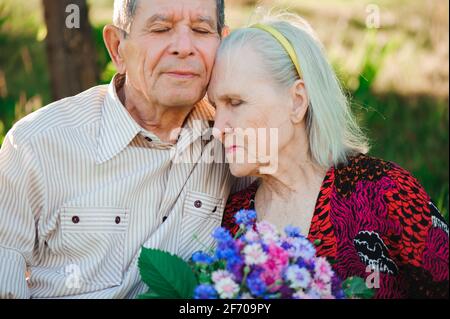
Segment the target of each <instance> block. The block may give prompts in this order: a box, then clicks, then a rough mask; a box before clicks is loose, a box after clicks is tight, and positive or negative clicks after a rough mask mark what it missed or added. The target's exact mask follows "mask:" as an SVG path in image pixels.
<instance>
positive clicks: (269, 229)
mask: <svg viewBox="0 0 450 319" xmlns="http://www.w3.org/2000/svg"><path fill="white" fill-rule="evenodd" d="M256 230H257V231H258V233H259V234H260V235H261V238H262V240H263V241H264V242H266V243H271V242H278V241H279V240H280V236H279V235H278V233H277V229H276V228H275V226H274V225H272V224H271V223H269V222H267V221H264V220H263V221H261V222H258V223H256Z"/></svg>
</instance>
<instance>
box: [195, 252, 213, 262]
mask: <svg viewBox="0 0 450 319" xmlns="http://www.w3.org/2000/svg"><path fill="white" fill-rule="evenodd" d="M192 261H193V262H195V263H199V264H206V265H210V264H212V263H213V262H214V258H213V257H211V256H210V255H208V254H206V253H204V252H202V251H197V252H195V253H194V254H193V255H192Z"/></svg>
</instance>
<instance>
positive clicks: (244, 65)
mask: <svg viewBox="0 0 450 319" xmlns="http://www.w3.org/2000/svg"><path fill="white" fill-rule="evenodd" d="M263 62H264V61H262V59H261V58H260V57H259V55H258V54H256V53H255V51H254V50H253V49H251V48H242V49H239V50H235V51H234V52H232V53H230V55H227V54H225V56H224V57H223V58H220V57H219V58H218V59H217V60H216V64H215V66H214V69H213V75H212V79H211V83H210V86H209V89H208V98H209V100H210V102H211V104H212V105H214V106H215V108H216V118H215V125H214V136H215V137H216V138H218V139H220V141H221V142H222V143H223V145H224V147H225V154H226V159H227V161H228V163H230V170H231V173H232V174H233V175H235V176H248V175H252V176H259V175H263V174H275V173H276V169H277V165H278V154H280V151H282V150H283V148H284V147H286V146H287V145H288V144H289V142H290V141H291V140H292V139H293V136H294V126H293V124H292V123H291V121H290V109H291V108H292V103H293V102H292V98H291V95H290V93H289V89H286V88H283V87H281V85H279V84H277V83H275V81H274V80H273V79H272V78H271V76H270V74H269V73H268V72H267V71H265V67H264V63H263Z"/></svg>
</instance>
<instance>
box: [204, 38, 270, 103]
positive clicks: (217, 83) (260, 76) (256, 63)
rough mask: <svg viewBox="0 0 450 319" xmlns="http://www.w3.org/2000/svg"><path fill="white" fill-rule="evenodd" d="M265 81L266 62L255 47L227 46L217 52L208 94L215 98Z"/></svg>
mask: <svg viewBox="0 0 450 319" xmlns="http://www.w3.org/2000/svg"><path fill="white" fill-rule="evenodd" d="M264 81H267V74H266V71H265V67H264V63H263V61H262V59H261V57H260V55H259V54H257V52H256V51H255V49H253V48H252V47H251V46H249V45H245V46H235V47H227V48H226V49H225V50H221V51H219V53H218V54H217V57H216V62H215V65H214V69H213V73H212V77H211V82H210V85H209V90H208V96H210V98H211V99H213V100H214V99H215V98H217V97H218V96H221V95H225V94H229V93H230V92H240V91H242V90H245V89H247V88H248V86H249V85H251V84H257V83H259V82H264Z"/></svg>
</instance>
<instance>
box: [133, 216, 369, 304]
mask: <svg viewBox="0 0 450 319" xmlns="http://www.w3.org/2000/svg"><path fill="white" fill-rule="evenodd" d="M235 217H236V222H237V224H239V227H240V228H239V231H238V232H237V234H236V235H235V236H234V237H233V236H231V234H230V233H229V232H228V231H227V230H225V229H224V228H222V227H219V228H217V229H216V230H215V231H214V232H213V234H212V236H213V237H214V239H215V240H216V248H215V250H214V251H207V252H204V251H198V252H196V253H194V254H193V255H192V257H191V259H190V260H189V261H188V262H185V261H183V260H182V259H181V258H179V257H177V256H174V255H171V254H169V253H167V252H162V251H160V250H154V249H146V248H143V250H142V253H141V256H140V258H139V264H138V265H139V269H140V272H141V277H142V279H143V281H144V282H145V283H146V284H147V285H148V286H149V288H150V289H149V292H147V293H146V294H144V295H141V296H140V298H142V299H147V298H181V299H191V298H195V299H216V298H220V299H252V298H264V299H270V298H282V299H292V298H294V299H322V298H326V299H335V298H345V297H370V296H371V292H370V290H369V289H367V288H366V287H365V285H364V284H363V282H361V281H362V279H361V278H350V279H348V280H347V281H346V282H344V283H343V282H342V281H341V280H340V279H339V278H338V277H337V276H336V275H335V274H334V272H333V270H332V267H331V265H330V263H329V262H328V261H327V260H326V259H325V258H324V257H317V256H316V249H315V247H314V245H313V244H312V243H311V242H310V241H308V239H306V238H305V237H304V236H302V235H301V234H300V231H299V229H298V228H295V227H292V226H287V227H286V228H285V230H284V234H280V233H278V232H277V230H276V228H275V227H274V226H273V225H272V224H270V223H268V222H265V221H261V222H256V212H255V211H247V210H242V211H240V212H238V213H237V214H236V216H235Z"/></svg>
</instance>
